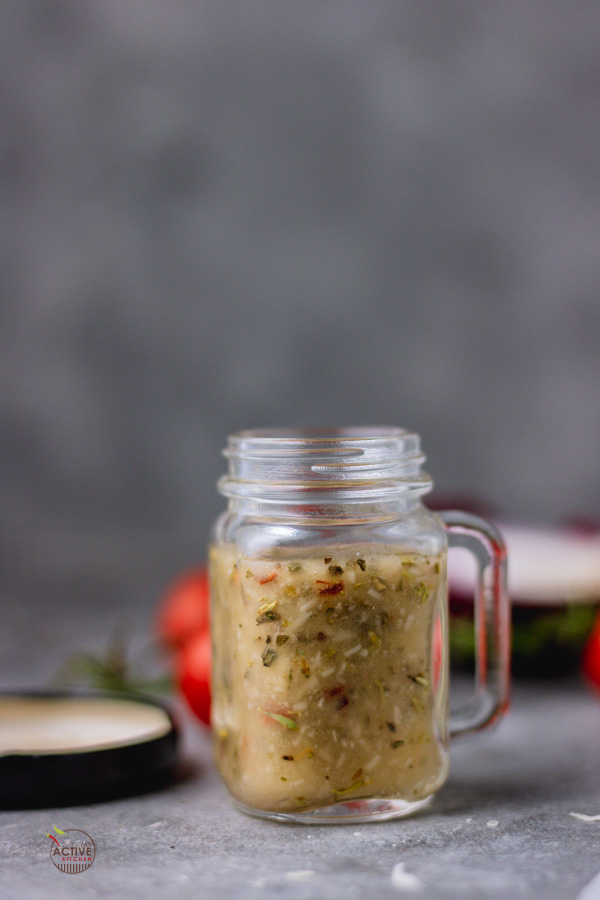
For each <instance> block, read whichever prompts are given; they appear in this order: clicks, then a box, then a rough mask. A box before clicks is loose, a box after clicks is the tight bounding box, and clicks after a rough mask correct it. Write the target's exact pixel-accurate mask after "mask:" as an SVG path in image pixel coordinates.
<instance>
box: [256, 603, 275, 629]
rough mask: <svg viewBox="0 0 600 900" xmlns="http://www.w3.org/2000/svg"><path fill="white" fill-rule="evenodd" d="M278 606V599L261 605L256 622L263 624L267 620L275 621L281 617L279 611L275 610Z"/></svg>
mask: <svg viewBox="0 0 600 900" xmlns="http://www.w3.org/2000/svg"><path fill="white" fill-rule="evenodd" d="M276 606H277V600H272V601H271V602H270V603H263V605H262V606H259V607H258V616H257V618H256V624H257V625H263V624H264V623H265V622H274V621H275V620H276V619H279V618H280V616H279V613H278V612H276V611H275V607H276Z"/></svg>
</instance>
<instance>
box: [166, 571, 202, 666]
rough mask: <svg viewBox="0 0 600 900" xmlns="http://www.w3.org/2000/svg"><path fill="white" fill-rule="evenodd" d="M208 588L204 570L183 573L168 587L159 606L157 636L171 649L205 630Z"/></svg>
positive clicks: (177, 647)
mask: <svg viewBox="0 0 600 900" xmlns="http://www.w3.org/2000/svg"><path fill="white" fill-rule="evenodd" d="M209 598H210V589H209V583H208V573H207V571H206V569H205V568H200V569H190V570H189V571H188V572H184V573H183V574H182V575H180V576H179V577H178V578H177V579H175V581H174V582H173V583H172V584H171V585H170V586H169V587H168V588H167V591H166V593H165V596H164V598H163V601H162V603H161V605H160V609H159V612H158V618H157V622H156V630H157V633H158V637H159V638H160V640H161V641H163V643H165V644H166V645H167V646H169V647H172V648H173V649H179V648H180V647H183V646H184V645H185V644H186V643H187V642H188V641H189V640H191V638H193V637H194V635H196V634H199V633H201V632H203V631H204V630H206V629H207V628H208V606H209Z"/></svg>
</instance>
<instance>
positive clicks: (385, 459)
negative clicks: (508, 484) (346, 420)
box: [218, 425, 431, 502]
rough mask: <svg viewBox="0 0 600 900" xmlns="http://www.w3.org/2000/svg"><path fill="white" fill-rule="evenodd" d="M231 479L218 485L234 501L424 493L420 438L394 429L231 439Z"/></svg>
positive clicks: (281, 432)
mask: <svg viewBox="0 0 600 900" xmlns="http://www.w3.org/2000/svg"><path fill="white" fill-rule="evenodd" d="M223 454H224V456H225V457H227V459H228V460H229V473H228V475H226V476H224V477H223V478H221V479H220V481H219V483H218V487H219V490H220V491H221V493H223V494H225V495H226V496H229V497H235V496H238V497H240V496H245V497H249V496H254V497H260V496H261V495H262V497H263V499H264V500H265V501H267V502H268V500H269V499H271V500H275V498H277V500H279V501H280V502H281V500H282V499H283V497H284V496H285V497H286V499H289V496H290V494H293V493H295V492H301V493H305V492H307V491H319V492H321V493H322V492H327V493H328V494H330V495H331V497H332V498H333V497H334V496H335V499H337V500H341V499H345V500H350V499H352V498H353V497H354V498H356V499H358V497H359V496H360V497H361V498H365V497H371V498H373V499H374V498H375V495H376V494H377V495H381V493H382V492H383V493H384V494H385V495H387V496H390V495H394V494H397V493H398V492H399V491H401V492H406V491H409V492H411V493H413V494H414V493H419V494H422V493H425V492H426V491H428V490H430V488H431V479H430V478H429V476H428V475H427V474H426V473H425V472H423V471H422V470H421V465H422V463H423V462H424V460H425V456H424V454H423V453H422V451H421V439H420V436H419V435H418V434H417V433H416V432H413V431H408V430H407V429H404V428H398V427H394V426H380V425H368V426H364V425H361V426H343V427H340V426H335V427H319V428H297V427H290V428H286V427H277V428H256V429H249V430H245V431H240V432H238V433H237V434H233V435H231V436H230V437H229V439H228V443H227V447H226V448H225V450H224V451H223Z"/></svg>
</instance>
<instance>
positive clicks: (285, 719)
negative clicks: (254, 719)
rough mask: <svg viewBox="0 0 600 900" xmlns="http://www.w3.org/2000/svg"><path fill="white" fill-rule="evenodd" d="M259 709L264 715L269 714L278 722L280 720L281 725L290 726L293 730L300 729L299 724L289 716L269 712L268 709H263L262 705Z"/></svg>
mask: <svg viewBox="0 0 600 900" xmlns="http://www.w3.org/2000/svg"><path fill="white" fill-rule="evenodd" d="M258 711H259V712H260V713H262V714H263V716H269V718H270V719H275V721H276V722H279V724H280V725H283V726H284V727H285V728H289V729H290V730H292V731H295V730H297V729H298V725H297V724H296V722H294V720H293V719H289V718H288V717H287V716H280V715H279V714H278V713H271V712H267V711H266V709H261V708H260V706H259V708H258Z"/></svg>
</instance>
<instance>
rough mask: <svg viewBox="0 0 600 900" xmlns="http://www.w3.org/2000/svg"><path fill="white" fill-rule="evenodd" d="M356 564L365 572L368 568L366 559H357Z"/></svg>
mask: <svg viewBox="0 0 600 900" xmlns="http://www.w3.org/2000/svg"><path fill="white" fill-rule="evenodd" d="M356 565H357V566H358V568H359V569H361V570H362V571H363V572H364V571H365V569H366V568H367V564H366V562H365V561H364V559H357V560H356Z"/></svg>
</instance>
